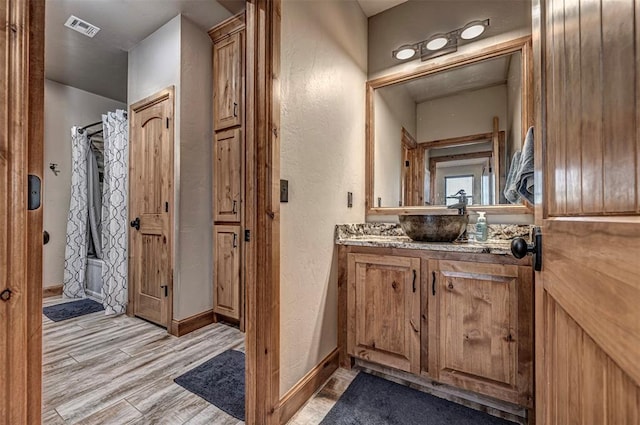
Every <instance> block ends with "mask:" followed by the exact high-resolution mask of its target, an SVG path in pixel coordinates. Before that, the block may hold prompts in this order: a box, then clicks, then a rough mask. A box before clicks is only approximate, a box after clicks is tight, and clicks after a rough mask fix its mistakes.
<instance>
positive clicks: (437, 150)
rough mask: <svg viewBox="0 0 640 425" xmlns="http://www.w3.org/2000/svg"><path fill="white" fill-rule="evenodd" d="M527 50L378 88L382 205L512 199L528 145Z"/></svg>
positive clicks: (376, 188) (377, 198) (377, 176)
mask: <svg viewBox="0 0 640 425" xmlns="http://www.w3.org/2000/svg"><path fill="white" fill-rule="evenodd" d="M522 66H523V65H522V53H521V52H520V51H517V52H514V53H510V54H506V55H502V56H498V57H495V58H492V59H487V60H484V61H481V62H477V63H472V64H469V65H464V66H459V67H455V68H451V69H448V70H446V71H441V72H438V73H434V74H430V75H427V76H424V77H419V78H415V79H411V80H409V81H406V82H403V83H399V84H394V85H389V86H385V87H381V88H377V89H375V90H374V93H373V102H374V117H373V118H374V120H373V122H374V167H375V173H374V182H373V192H374V194H373V196H374V203H375V206H382V207H398V206H401V207H402V206H425V205H450V204H453V203H456V202H457V201H456V200H455V199H452V198H448V197H449V196H453V195H454V194H455V193H456V192H458V191H459V190H460V189H464V190H465V192H466V194H467V196H468V201H467V202H468V203H469V205H492V204H503V203H507V201H506V200H505V199H504V195H503V194H502V192H503V189H504V184H505V179H506V175H507V172H508V167H509V165H510V164H509V162H510V158H511V156H512V155H513V153H514V152H515V151H517V150H520V147H521V144H522V139H523V136H524V132H525V131H526V128H525V129H523V128H522V127H523V125H522V122H523V116H522V93H523V82H522V75H523V68H522Z"/></svg>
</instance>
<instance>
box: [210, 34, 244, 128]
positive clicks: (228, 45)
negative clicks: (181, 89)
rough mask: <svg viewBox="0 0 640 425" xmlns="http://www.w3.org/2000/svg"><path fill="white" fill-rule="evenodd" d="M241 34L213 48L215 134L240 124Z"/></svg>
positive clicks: (221, 41) (222, 41)
mask: <svg viewBox="0 0 640 425" xmlns="http://www.w3.org/2000/svg"><path fill="white" fill-rule="evenodd" d="M242 34H243V33H242V32H237V33H235V34H232V35H230V36H229V37H227V38H224V39H222V40H220V41H218V42H216V43H215V44H214V45H213V116H214V120H213V127H214V130H216V131H218V130H223V129H225V128H229V127H234V126H238V125H240V124H241V123H242V112H243V106H244V105H243V97H244V87H243V81H244V80H243V78H244V76H243V74H244V73H243V69H244V54H243V52H244V49H243V46H242Z"/></svg>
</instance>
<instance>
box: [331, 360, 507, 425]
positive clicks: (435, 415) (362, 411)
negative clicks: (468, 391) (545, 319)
mask: <svg viewBox="0 0 640 425" xmlns="http://www.w3.org/2000/svg"><path fill="white" fill-rule="evenodd" d="M365 424H366V425H452V424H455V425H513V422H510V421H506V420H504V419H500V418H496V417H494V416H490V415H488V414H486V413H484V412H479V411H477V410H473V409H469V408H468V407H465V406H461V405H459V404H455V403H452V402H450V401H447V400H443V399H441V398H438V397H434V396H432V395H430V394H426V393H423V392H421V391H418V390H414V389H413V388H409V387H406V386H404V385H400V384H396V383H395V382H391V381H388V380H386V379H382V378H378V377H377V376H373V375H370V374H368V373H364V372H360V373H359V374H358V376H356V378H355V379H354V380H353V382H352V383H351V385H349V388H347V390H346V391H345V392H344V394H343V395H342V396H341V397H340V399H339V400H338V402H337V403H336V404H335V406H333V408H332V409H331V410H330V411H329V413H328V414H327V416H326V417H325V418H324V419H323V420H322V422H321V425H365Z"/></svg>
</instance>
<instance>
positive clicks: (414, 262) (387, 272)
mask: <svg viewBox="0 0 640 425" xmlns="http://www.w3.org/2000/svg"><path fill="white" fill-rule="evenodd" d="M419 279H420V259H417V258H410V257H397V256H390V255H367V254H349V256H348V299H349V306H348V312H349V313H348V315H349V319H348V323H349V329H348V337H347V351H348V353H349V354H350V355H352V356H354V357H357V358H361V359H364V360H369V361H372V362H375V363H380V364H384V365H387V366H390V367H393V368H396V369H400V370H404V371H407V372H413V373H419V372H420V282H419Z"/></svg>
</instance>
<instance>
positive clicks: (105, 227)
mask: <svg viewBox="0 0 640 425" xmlns="http://www.w3.org/2000/svg"><path fill="white" fill-rule="evenodd" d="M102 128H103V133H102V134H103V138H104V179H103V189H102V260H103V265H102V304H103V305H104V308H105V311H106V314H121V313H124V312H125V310H126V306H127V301H128V300H127V242H128V240H127V237H128V235H127V231H128V227H127V226H128V220H127V193H128V192H127V190H128V186H127V177H128V174H129V128H128V122H127V114H126V112H125V111H123V110H117V111H116V112H109V113H107V114H106V115H103V116H102Z"/></svg>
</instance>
